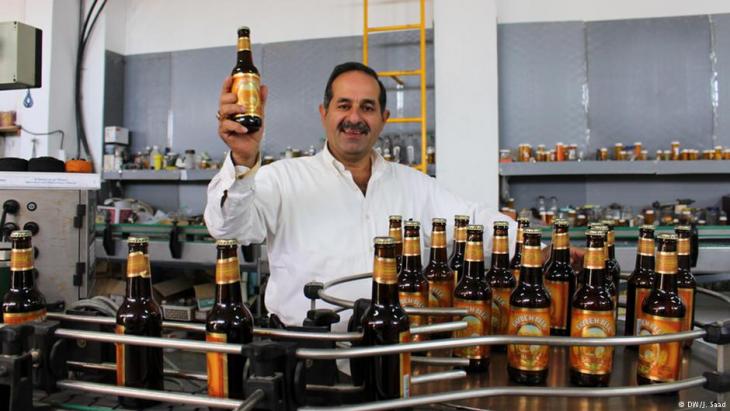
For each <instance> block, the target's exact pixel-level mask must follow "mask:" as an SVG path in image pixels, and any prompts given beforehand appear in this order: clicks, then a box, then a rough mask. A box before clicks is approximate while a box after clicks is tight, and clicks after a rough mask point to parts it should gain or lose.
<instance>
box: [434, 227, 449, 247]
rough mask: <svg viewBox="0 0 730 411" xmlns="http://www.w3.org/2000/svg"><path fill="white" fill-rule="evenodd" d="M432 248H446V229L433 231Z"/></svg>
mask: <svg viewBox="0 0 730 411" xmlns="http://www.w3.org/2000/svg"><path fill="white" fill-rule="evenodd" d="M431 248H446V231H434V232H433V233H431Z"/></svg>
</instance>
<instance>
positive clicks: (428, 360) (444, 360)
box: [411, 355, 469, 367]
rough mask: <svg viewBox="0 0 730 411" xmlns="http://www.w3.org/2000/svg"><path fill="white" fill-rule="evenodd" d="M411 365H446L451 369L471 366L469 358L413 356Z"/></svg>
mask: <svg viewBox="0 0 730 411" xmlns="http://www.w3.org/2000/svg"><path fill="white" fill-rule="evenodd" d="M411 364H426V365H446V366H449V367H466V366H468V365H469V359H468V358H450V357H420V356H416V355H413V356H411Z"/></svg>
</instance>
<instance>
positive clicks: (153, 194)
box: [124, 182, 180, 212]
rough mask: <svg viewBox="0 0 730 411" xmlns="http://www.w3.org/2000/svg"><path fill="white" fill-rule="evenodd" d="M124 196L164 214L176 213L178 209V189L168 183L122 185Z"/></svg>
mask: <svg viewBox="0 0 730 411" xmlns="http://www.w3.org/2000/svg"><path fill="white" fill-rule="evenodd" d="M124 196H125V197H129V198H136V199H139V200H142V201H144V202H145V203H147V204H149V205H151V206H152V207H155V208H156V209H161V210H163V211H166V212H170V211H176V210H177V209H178V208H179V207H180V205H179V204H180V202H179V199H178V196H179V189H178V186H177V185H176V184H170V183H165V182H162V183H137V182H135V183H134V184H129V183H125V184H124Z"/></svg>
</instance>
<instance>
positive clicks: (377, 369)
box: [362, 237, 411, 400]
mask: <svg viewBox="0 0 730 411" xmlns="http://www.w3.org/2000/svg"><path fill="white" fill-rule="evenodd" d="M374 242H375V258H374V262H373V295H372V304H371V305H370V308H369V309H368V311H367V312H366V313H365V315H364V316H363V321H362V327H363V342H364V343H365V345H388V344H398V343H401V342H409V341H410V331H409V330H410V325H409V321H408V316H407V315H406V313H405V311H404V310H403V308H402V307H401V305H400V302H399V301H398V273H397V272H396V266H395V264H396V263H395V241H393V239H392V238H390V237H376V238H375V240H374ZM410 379H411V356H410V353H401V354H391V355H382V356H379V357H373V358H372V365H371V367H369V376H368V378H367V381H366V384H367V385H368V386H367V387H366V389H365V392H367V393H370V395H371V397H370V398H371V399H377V400H385V399H391V398H399V397H408V396H409V390H410Z"/></svg>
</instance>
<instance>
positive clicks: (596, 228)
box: [588, 223, 608, 232]
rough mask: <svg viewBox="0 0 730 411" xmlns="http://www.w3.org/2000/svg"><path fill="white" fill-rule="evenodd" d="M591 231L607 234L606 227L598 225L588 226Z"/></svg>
mask: <svg viewBox="0 0 730 411" xmlns="http://www.w3.org/2000/svg"><path fill="white" fill-rule="evenodd" d="M588 227H589V228H590V229H591V230H595V231H605V232H608V226H607V225H605V224H600V223H593V224H591V225H589V226H588Z"/></svg>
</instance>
